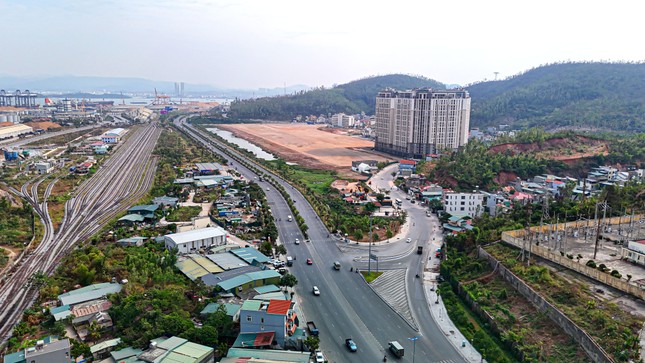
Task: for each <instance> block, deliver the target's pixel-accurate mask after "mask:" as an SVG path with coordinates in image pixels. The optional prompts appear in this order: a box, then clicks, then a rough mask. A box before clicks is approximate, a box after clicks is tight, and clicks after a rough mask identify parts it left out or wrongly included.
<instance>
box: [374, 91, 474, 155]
mask: <svg viewBox="0 0 645 363" xmlns="http://www.w3.org/2000/svg"><path fill="white" fill-rule="evenodd" d="M469 126H470V95H469V94H468V92H467V91H464V90H454V91H434V90H432V89H420V90H413V91H396V90H393V89H387V90H385V91H381V92H379V94H378V96H377V97H376V146H375V148H376V150H378V151H383V152H387V153H390V154H394V155H399V156H404V157H412V158H420V159H421V158H425V156H426V155H428V154H435V153H437V152H439V151H440V150H444V149H449V150H455V149H457V148H458V147H460V146H463V145H465V144H466V143H467V142H468V128H469Z"/></svg>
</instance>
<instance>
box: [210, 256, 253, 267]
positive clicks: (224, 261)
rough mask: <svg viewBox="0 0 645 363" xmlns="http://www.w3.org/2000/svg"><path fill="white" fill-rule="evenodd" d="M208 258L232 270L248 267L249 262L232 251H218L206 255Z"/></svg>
mask: <svg viewBox="0 0 645 363" xmlns="http://www.w3.org/2000/svg"><path fill="white" fill-rule="evenodd" d="M206 258H208V259H209V260H211V261H213V262H214V263H215V264H216V265H217V266H219V267H221V268H223V269H224V270H232V269H236V268H240V267H246V266H248V265H249V264H248V263H246V261H244V260H242V259H240V258H239V257H237V256H235V255H234V254H232V253H216V254H210V255H206Z"/></svg>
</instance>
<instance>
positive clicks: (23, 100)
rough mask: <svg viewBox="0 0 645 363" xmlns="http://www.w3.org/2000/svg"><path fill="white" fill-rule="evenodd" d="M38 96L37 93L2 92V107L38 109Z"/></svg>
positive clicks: (0, 99) (0, 96)
mask: <svg viewBox="0 0 645 363" xmlns="http://www.w3.org/2000/svg"><path fill="white" fill-rule="evenodd" d="M36 96H38V95H37V94H35V93H31V92H29V90H25V91H24V92H21V91H20V90H16V91H15V92H13V93H12V92H7V91H5V90H0V107H4V106H15V107H25V108H36V107H38V105H36Z"/></svg>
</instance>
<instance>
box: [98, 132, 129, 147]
mask: <svg viewBox="0 0 645 363" xmlns="http://www.w3.org/2000/svg"><path fill="white" fill-rule="evenodd" d="M125 131H126V130H125V129H122V128H118V129H112V130H110V131H107V132H106V133H104V134H103V135H101V141H103V142H104V143H106V144H116V143H117V142H119V140H121V138H122V137H123V135H125Z"/></svg>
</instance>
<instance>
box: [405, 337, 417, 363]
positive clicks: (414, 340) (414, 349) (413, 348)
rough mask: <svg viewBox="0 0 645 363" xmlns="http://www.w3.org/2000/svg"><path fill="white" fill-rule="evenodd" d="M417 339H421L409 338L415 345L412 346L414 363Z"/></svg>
mask: <svg viewBox="0 0 645 363" xmlns="http://www.w3.org/2000/svg"><path fill="white" fill-rule="evenodd" d="M417 339H419V337H412V338H408V340H411V341H412V344H413V345H412V363H414V357H415V356H416V355H417Z"/></svg>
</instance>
